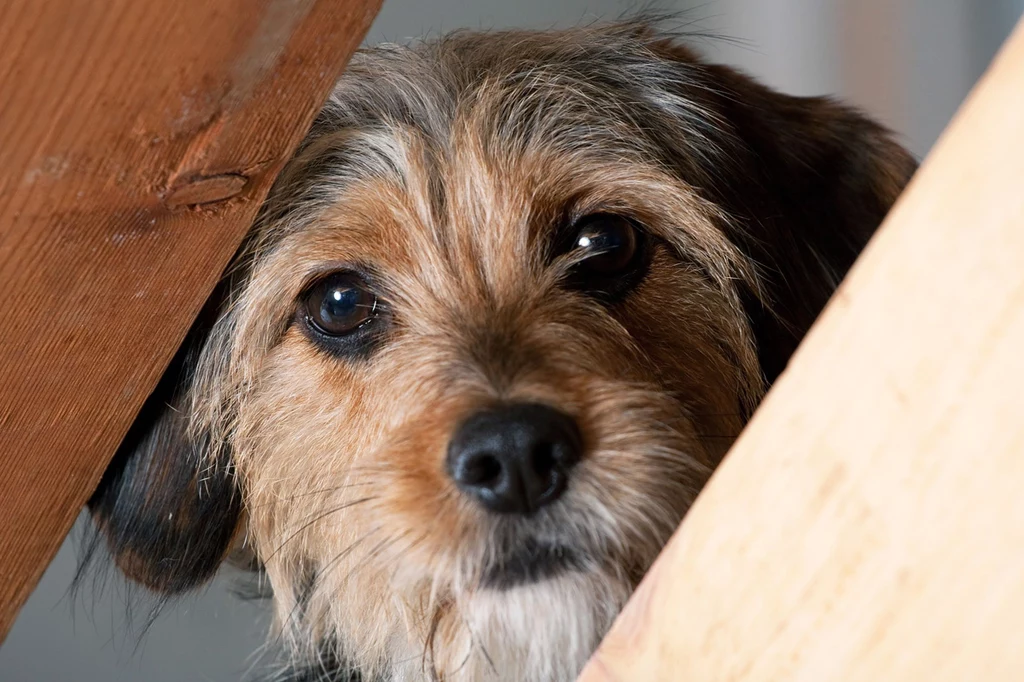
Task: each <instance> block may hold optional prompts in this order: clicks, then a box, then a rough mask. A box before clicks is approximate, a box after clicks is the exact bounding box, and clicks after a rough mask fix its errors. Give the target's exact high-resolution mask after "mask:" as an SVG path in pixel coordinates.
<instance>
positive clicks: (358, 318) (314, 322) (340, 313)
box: [303, 273, 377, 337]
mask: <svg viewBox="0 0 1024 682" xmlns="http://www.w3.org/2000/svg"><path fill="white" fill-rule="evenodd" d="M303 308H304V309H305V316H306V320H307V322H308V324H309V325H310V326H311V327H313V329H314V330H315V331H317V332H319V333H320V334H323V335H325V336H332V337H340V336H348V335H349V334H352V333H353V332H355V331H356V330H358V329H360V328H361V327H363V326H364V325H366V324H367V323H368V322H370V321H371V320H372V319H373V318H374V317H375V316H376V313H377V297H376V296H375V295H374V294H373V293H372V292H370V291H369V290H368V289H367V288H366V286H365V285H364V283H363V282H362V280H361V279H360V278H359V277H358V276H357V275H355V274H352V273H334V274H332V275H328V276H327V277H324V278H323V279H321V280H320V281H319V282H317V283H315V284H314V285H313V287H312V288H311V289H310V290H309V291H308V292H307V293H306V295H305V299H304V301H303Z"/></svg>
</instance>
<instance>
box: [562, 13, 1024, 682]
mask: <svg viewBox="0 0 1024 682" xmlns="http://www.w3.org/2000/svg"><path fill="white" fill-rule="evenodd" d="M1021 83H1024V28H1022V27H1018V29H1017V32H1016V34H1015V37H1013V38H1011V41H1010V42H1009V43H1008V45H1007V46H1006V47H1005V48H1004V50H1003V52H1002V54H1001V56H1000V57H999V58H998V60H997V62H996V63H995V65H994V66H993V67H992V69H991V70H990V72H989V74H988V75H987V76H986V77H985V79H984V80H983V82H982V84H981V86H980V87H979V88H978V89H977V90H976V92H975V94H974V95H973V96H972V98H971V99H970V101H969V103H968V104H967V105H966V106H965V107H964V108H963V109H962V111H961V113H960V114H959V115H958V117H957V119H956V120H955V122H954V124H953V125H952V127H951V128H950V130H949V131H947V134H946V135H945V136H944V138H943V139H942V140H941V141H940V142H939V145H938V147H937V149H936V151H935V152H934V154H933V155H932V157H931V158H930V159H929V160H928V161H927V163H926V164H925V165H924V167H923V168H922V170H921V171H920V173H919V175H918V176H917V178H916V179H915V180H914V181H913V182H912V184H911V186H910V188H909V189H908V191H907V193H906V194H905V195H904V197H903V198H902V199H901V200H900V202H899V203H898V204H897V206H896V208H895V209H894V211H893V213H892V215H891V216H890V217H889V219H888V220H887V222H886V224H885V226H884V227H883V229H882V230H881V232H880V233H879V234H878V236H877V237H876V239H875V240H874V241H873V242H872V243H871V245H870V246H869V248H868V250H867V251H866V252H865V254H864V255H863V257H862V258H861V260H860V261H859V262H858V264H857V265H856V266H855V268H854V269H853V271H852V272H851V274H850V276H849V278H848V279H847V281H846V282H845V283H844V284H843V286H842V288H841V289H840V291H839V293H838V294H837V295H836V297H835V298H834V300H833V301H832V303H831V304H830V306H829V308H828V309H827V311H826V313H825V314H824V316H823V318H822V319H821V320H820V321H819V323H818V324H817V325H816V326H815V328H814V329H813V330H812V332H811V334H810V335H809V337H808V338H807V339H806V341H805V343H804V344H803V346H802V347H801V349H800V350H799V351H798V353H797V355H796V357H795V358H794V360H793V362H792V364H791V366H790V368H789V370H788V371H787V372H786V373H785V375H784V376H783V377H782V378H781V380H780V381H779V382H778V383H777V385H776V386H775V388H774V389H773V390H772V391H771V394H770V395H769V396H768V398H767V400H766V401H765V403H764V404H763V405H762V407H761V409H760V410H759V411H758V413H757V414H756V416H755V417H754V419H753V421H752V422H751V424H750V425H749V427H748V429H747V430H746V431H745V432H744V434H743V435H742V437H741V438H740V440H739V442H738V443H737V444H736V446H735V448H734V449H733V451H732V453H731V454H730V455H729V456H728V458H727V460H726V462H725V463H724V465H723V466H722V467H721V469H720V470H719V471H718V472H717V473H716V474H715V476H714V478H713V480H712V481H711V483H710V485H709V487H708V488H707V489H706V490H705V492H704V494H702V495H701V497H700V499H699V500H698V501H697V504H696V505H695V506H694V508H693V509H692V511H691V513H690V515H689V516H688V517H687V519H686V520H685V521H684V523H683V525H682V526H681V528H680V530H679V531H678V532H677V534H676V536H675V537H674V538H673V540H672V541H671V543H670V544H669V546H668V547H667V548H666V550H665V552H664V553H663V555H662V556H661V557H660V558H659V560H658V561H657V562H656V565H655V567H654V568H653V570H652V571H651V572H650V573H649V574H648V576H647V578H646V579H645V580H644V582H643V584H642V585H641V587H640V588H639V590H638V591H637V593H636V594H635V596H634V598H633V600H632V601H631V603H630V604H629V605H628V606H627V608H626V609H625V610H624V612H623V613H622V615H621V616H620V618H619V620H618V621H617V623H616V624H615V626H614V627H613V629H612V631H611V633H610V634H609V635H608V637H607V639H606V640H605V642H604V644H603V645H602V647H601V648H600V649H599V650H598V653H597V654H595V656H594V657H593V659H592V660H591V662H590V664H589V665H588V667H587V668H586V669H585V671H584V673H583V675H582V677H581V678H580V679H581V680H583V682H609V681H612V680H616V681H620V682H627V681H628V682H634V681H636V680H643V681H644V682H657V681H658V680H666V681H667V680H672V681H678V680H715V681H724V680H730V681H742V682H761V681H763V682H768V681H773V682H774V681H778V680H786V681H788V682H800V681H807V682H823V681H826V680H842V681H843V682H858V681H864V682H879V681H884V680H900V681H908V680H928V681H929V682H943V681H947V680H950V681H951V680H959V681H963V680H985V681H986V682H998V681H1000V680H1006V681H1007V682H1009V681H1010V680H1013V681H1016V680H1020V679H1021V677H1022V674H1024V673H1022V671H1024V648H1022V647H1021V646H1020V642H1021V639H1022V637H1024V494H1022V491H1024V388H1022V387H1024V352H1022V351H1024V192H1022V190H1021V188H1022V186H1024V88H1021Z"/></svg>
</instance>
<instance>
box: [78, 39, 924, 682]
mask: <svg viewBox="0 0 1024 682" xmlns="http://www.w3.org/2000/svg"><path fill="white" fill-rule="evenodd" d="M913 169H914V162H913V160H912V159H911V158H910V157H909V156H908V155H907V154H906V153H905V152H904V151H903V150H902V149H901V148H900V147H899V146H898V145H896V144H895V143H894V142H892V140H891V139H890V138H889V136H888V135H887V133H886V132H885V131H884V130H882V129H881V128H880V127H878V126H876V125H874V124H873V123H871V122H869V121H867V120H865V119H864V118H863V117H861V116H860V115H858V114H857V113H855V112H853V111H851V110H849V109H846V108H844V107H842V106H839V105H837V104H835V103H833V102H831V101H828V100H824V99H801V98H793V97H787V96H784V95H780V94H777V93H774V92H771V91H769V90H767V89H766V88H764V87H762V86H760V85H758V84H756V83H754V82H753V81H751V80H750V79H748V78H747V77H745V76H743V75H740V74H738V73H736V72H734V71H731V70H729V69H727V68H724V67H720V66H714V65H708V64H705V63H702V62H701V61H700V60H699V59H698V58H696V57H695V56H694V55H693V54H691V53H690V52H689V51H687V50H686V49H685V48H683V47H681V46H679V45H678V44H677V43H676V41H674V40H673V39H672V38H671V37H667V36H665V35H662V34H659V33H658V32H657V31H655V30H654V29H652V28H650V27H648V26H646V25H643V24H640V23H628V24H618V25H613V26H605V27H597V28H593V27H592V28H582V29H573V30H569V31H564V32H543V33H529V32H512V33H458V34H454V35H451V36H449V37H445V38H441V39H439V40H436V41H433V42H428V43H424V44H420V45H417V46H415V47H411V48H406V47H380V48H376V49H372V50H368V51H365V52H363V53H361V54H360V55H358V56H357V57H356V58H355V59H354V61H353V62H352V64H351V65H350V67H349V70H348V72H347V73H346V75H345V76H344V78H343V79H342V81H341V82H340V84H339V85H338V87H337V89H336V90H335V92H334V93H333V95H332V96H331V98H330V101H329V102H328V103H327V105H326V107H325V108H324V110H323V112H322V113H321V114H320V116H319V118H318V119H317V121H316V123H315V125H314V127H313V129H312V131H311V132H310V134H309V136H308V137H307V139H306V140H305V142H304V143H303V145H302V146H301V148H300V149H299V151H298V153H297V154H296V156H295V158H294V159H293V160H292V161H291V162H290V164H289V165H288V166H287V168H286V169H285V171H284V172H283V173H282V175H281V176H280V178H279V179H278V182H277V183H276V185H275V188H274V189H273V191H272V192H271V196H270V197H269V199H268V200H267V202H266V205H265V206H264V208H263V211H262V213H261V216H260V218H259V219H258V221H257V224H256V225H255V227H254V228H253V231H252V234H251V236H250V238H249V240H248V242H247V244H246V246H245V247H244V248H243V250H242V252H241V253H240V255H239V256H238V258H237V260H236V263H235V265H234V266H233V268H232V270H231V273H230V274H229V277H228V279H227V280H226V282H227V283H226V286H225V293H224V295H223V296H222V297H221V299H220V300H219V302H217V303H216V304H215V306H214V310H213V315H212V324H206V323H200V324H199V325H197V328H196V330H195V331H194V333H193V335H192V340H191V341H190V343H189V344H188V345H187V348H186V350H185V351H183V356H182V358H181V360H180V362H179V363H177V364H176V366H175V368H173V369H172V371H171V372H170V373H169V374H168V378H167V379H166V381H165V385H164V387H163V388H162V389H161V391H158V393H157V394H156V395H155V396H154V398H153V400H152V402H151V405H150V407H149V408H148V409H147V411H145V412H144V413H143V416H142V417H141V418H140V420H139V422H138V423H137V424H136V428H135V429H134V430H133V434H132V436H131V437H130V438H129V439H128V440H126V442H125V445H124V446H123V448H122V452H121V453H120V455H119V457H118V460H117V462H116V463H115V465H114V466H113V467H112V468H111V471H110V472H109V473H108V476H107V478H106V479H105V481H104V483H103V485H102V486H101V488H100V490H99V491H98V492H97V494H96V497H95V498H94V500H93V509H94V513H95V515H96V517H97V519H98V522H99V525H100V527H101V528H102V529H103V530H104V531H105V532H106V533H107V535H108V539H109V541H110V545H111V547H112V549H113V551H114V554H115V556H116V557H117V558H118V560H119V564H120V565H121V566H122V568H123V569H124V570H125V571H126V572H127V573H128V574H129V575H130V576H132V577H134V578H136V579H138V580H141V581H142V582H144V583H146V584H148V585H150V586H153V587H155V588H157V589H160V590H163V591H168V592H174V591H180V590H182V589H185V588H188V587H191V586H194V585H196V584H199V583H201V582H203V581H204V580H206V579H207V578H208V577H209V576H210V575H211V574H212V573H213V572H214V571H215V570H216V567H217V566H218V564H219V563H220V562H221V560H222V559H223V557H224V556H225V554H226V553H227V552H228V550H229V548H230V547H231V546H232V545H233V544H237V543H239V542H244V544H245V546H246V547H248V549H249V551H250V552H251V553H252V554H253V555H254V556H255V557H256V559H257V560H258V563H259V564H260V565H261V566H262V568H263V570H265V571H266V575H267V576H268V578H269V582H270V584H271V585H272V587H273V591H274V599H275V605H276V609H277V615H278V622H279V624H280V626H281V628H282V629H283V633H284V634H285V636H286V637H287V639H288V640H289V641H290V642H291V644H292V648H293V650H294V652H295V655H296V657H297V658H301V657H303V656H306V657H309V658H310V659H312V660H320V659H319V658H318V657H321V656H324V655H329V656H330V657H331V658H333V659H337V660H344V661H346V662H347V663H346V664H351V665H353V666H354V667H355V668H357V669H359V670H360V671H362V673H363V674H364V675H365V677H366V679H375V678H376V677H388V679H391V678H392V677H393V678H394V679H418V678H422V677H426V678H430V677H431V676H433V677H434V678H436V679H445V680H454V679H466V680H478V679H507V680H537V681H538V682H539V681H541V680H566V679H571V678H572V676H573V675H574V674H575V673H576V672H577V671H578V669H579V668H580V667H581V666H582V663H583V662H584V661H585V660H586V658H587V656H588V655H589V653H590V652H591V651H592V650H593V648H594V647H595V646H596V644H597V643H598V641H599V639H600V637H601V635H602V634H603V633H604V631H605V629H606V628H607V627H608V626H609V625H610V623H611V620H612V619H613V618H614V616H615V615H616V613H617V612H618V610H619V609H620V608H621V606H622V605H623V603H624V602H625V600H626V599H627V597H628V596H629V594H630V592H631V591H632V589H633V588H634V586H635V585H636V583H637V582H638V581H639V579H640V578H641V576H642V575H643V574H644V572H645V570H646V569H647V567H648V566H649V565H650V563H651V562H652V561H653V559H654V558H655V556H656V555H657V553H658V551H659V550H660V548H661V547H662V545H663V544H664V543H665V541H666V540H667V539H668V537H669V535H670V534H671V533H672V531H673V529H674V528H675V527H676V525H677V524H678V523H679V521H680V520H681V519H682V517H683V515H684V514H685V512H686V510H687V509H688V508H689V506H690V504H691V503H692V502H693V500H694V498H695V496H696V495H697V493H698V491H699V490H700V488H701V486H702V485H703V484H704V482H705V481H706V480H707V478H708V476H709V475H710V473H711V471H712V470H713V468H714V467H715V466H716V464H717V463H718V462H719V460H720V459H721V457H722V456H723V454H724V453H725V451H726V450H727V449H728V447H729V445H730V444H731V443H732V441H733V440H734V439H735V437H736V436H737V435H738V433H739V431H740V430H741V428H742V427H743V425H744V423H745V422H746V420H747V419H748V417H749V415H750V414H751V412H752V410H753V409H754V407H755V406H756V404H757V402H758V400H759V399H760V397H761V396H762V395H763V392H764V390H765V388H766V387H767V386H768V385H769V384H770V383H771V381H772V380H774V378H775V377H776V376H777V375H778V374H779V373H780V372H781V371H782V369H783V368H784V366H785V363H786V361H787V360H788V358H789V356H790V354H791V353H792V352H793V350H794V348H795V347H796V344H797V343H798V342H799V340H800V338H801V337H802V336H803V334H804V333H805V332H806V330H807V328H808V327H809V325H810V324H811V322H812V321H813V319H814V318H815V316H816V315H817V314H818V312H819V311H820V310H821V308H822V306H823V305H824V304H825V302H826V300H827V299H828V298H829V296H830V295H831V293H832V291H833V290H834V288H835V287H836V286H837V284H838V282H839V280H840V279H841V278H842V276H843V275H844V274H845V272H846V270H847V269H848V268H849V266H850V265H851V264H852V262H853V260H854V258H855V257H856V255H857V253H858V252H859V251H860V249H861V248H862V247H863V245H864V244H865V242H866V241H867V239H868V238H869V236H870V235H871V233H872V232H873V231H874V229H875V228H876V227H877V225H878V223H879V222H880V221H881V219H882V217H883V216H884V214H885V213H886V211H887V210H888V208H889V206H890V204H891V203H892V202H893V200H894V199H895V197H896V196H897V194H898V193H899V192H900V190H901V189H902V187H903V185H904V184H905V182H906V181H907V179H908V178H909V176H910V174H911V173H912V172H913ZM168 404H169V405H170V407H169V408H168V407H167V405H168ZM325 652H326V654H325ZM339 665H340V664H339Z"/></svg>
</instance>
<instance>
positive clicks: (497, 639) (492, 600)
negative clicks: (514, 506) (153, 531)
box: [395, 565, 633, 682]
mask: <svg viewBox="0 0 1024 682" xmlns="http://www.w3.org/2000/svg"><path fill="white" fill-rule="evenodd" d="M632 589H633V586H632V585H631V584H629V582H628V580H627V579H626V578H625V577H624V576H622V577H616V576H612V575H608V574H602V573H595V572H582V571H580V570H574V569H573V568H570V567H569V566H568V565H565V566H563V567H562V568H560V569H559V570H557V571H555V572H553V573H551V574H549V575H546V576H545V577H537V579H532V580H529V581H523V580H519V581H517V582H516V583H515V584H512V583H506V584H504V585H503V586H502V587H501V588H500V589H499V588H495V587H492V588H484V589H480V590H477V591H474V592H472V593H471V594H467V595H466V596H464V597H463V598H462V599H460V600H459V609H458V611H459V615H460V617H461V618H462V620H463V623H464V627H462V628H460V636H459V640H460V641H457V642H449V643H447V644H448V646H446V647H445V646H439V647H438V648H437V649H435V658H434V665H435V668H436V672H437V673H439V678H440V679H444V680H451V681H452V682H483V681H486V682H572V680H575V679H576V676H577V675H578V674H579V672H580V670H582V668H583V666H584V665H585V664H586V662H587V659H588V658H589V657H590V655H591V653H593V651H594V650H595V649H596V648H597V645H598V644H599V643H600V641H601V638H602V637H603V636H604V634H605V632H607V630H608V628H610V627H611V624H612V621H613V620H614V619H615V616H616V615H617V614H618V612H619V611H620V610H621V608H622V607H623V606H624V605H625V603H626V600H627V599H628V597H629V595H630V593H631V592H632ZM437 644H439V645H440V644H441V643H440V642H438V643H437ZM396 672H398V671H396ZM395 679H396V680H408V681H409V682H413V681H415V682H421V681H422V680H423V679H424V669H423V666H422V659H420V658H418V659H417V660H416V661H415V663H414V664H413V665H412V666H410V668H409V669H408V670H405V671H402V672H398V674H396V675H395ZM427 679H430V676H429V675H428V676H427Z"/></svg>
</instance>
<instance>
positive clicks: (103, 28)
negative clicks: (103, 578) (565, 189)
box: [0, 0, 381, 640]
mask: <svg viewBox="0 0 1024 682" xmlns="http://www.w3.org/2000/svg"><path fill="white" fill-rule="evenodd" d="M380 1H381V0H13V1H11V2H5V3H2V4H0V45H2V46H3V48H2V49H0V92H2V93H3V97H2V98H0V301H2V303H0V307H2V309H3V311H4V319H3V329H2V332H0V640H2V638H3V636H4V635H5V634H6V632H7V630H8V628H9V627H10V625H11V622H12V621H13V618H14V616H15V614H16V613H17V610H18V608H19V607H20V606H21V604H22V603H23V602H24V600H25V599H26V597H27V596H28V594H29V592H30V591H31V589H32V587H33V586H34V585H35V583H36V581H37V579H38V578H39V576H40V575H41V573H42V571H43V569H44V567H45V566H46V564H47V562H48V561H49V560H50V558H51V557H52V556H53V554H54V552H55V551H56V550H57V547H58V545H59V544H60V542H61V540H62V539H63V537H64V536H65V534H66V533H67V531H68V529H69V527H70V525H71V523H72V520H73V519H74V518H75V516H76V515H77V513H78V511H79V510H80V509H81V507H82V504H83V503H84V502H85V500H86V498H87V497H88V496H89V494H90V492H91V491H92V490H93V488H94V487H95V485H96V483H97V481H98V480H99V477H100V475H101V474H102V472H103V469H104V467H105V466H106V463H107V461H108V459H109V457H110V455H111V454H112V453H113V451H114V449H115V447H116V446H117V444H118V442H119V441H120V439H121V438H122V436H123V434H124V433H125V431H126V430H127V428H128V426H129V424H130V423H131V421H132V418H133V417H134V415H135V413H136V411H137V410H138V408H139V406H140V405H141V404H142V402H143V400H144V399H145V398H146V396H147V395H148V393H149V392H150V390H151V389H152V388H153V386H154V384H155V383H156V380H157V379H158V377H159V376H160V374H161V372H162V371H163V369H164V367H165V366H166V364H167V362H168V361H169V359H170V357H171V356H172V354H173V353H174V351H175V349H176V348H177V347H178V345H179V343H180V342H181V339H182V337H183V336H184V334H185V331H186V329H187V327H188V326H189V324H190V323H191V321H192V319H193V318H194V316H195V314H196V313H197V312H198V310H199V308H200V307H201V305H202V303H203V301H204V299H205V298H206V296H207V295H208V294H209V292H210V290H211V288H212V287H213V284H214V283H215V281H216V280H217V278H218V277H219V275H220V273H221V271H222V270H223V268H224V266H225V264H226V263H227V261H228V259H229V258H230V257H231V255H232V253H233V252H234V250H235V249H236V247H237V245H238V243H239V241H240V239H241V237H242V235H243V234H244V232H245V230H246V228H247V227H248V226H249V224H250V222H251V220H252V218H253V216H254V214H255V212H256V210H257V208H258V207H259V204H260V201H261V200H262V198H263V197H264V196H265V194H266V192H267V190H268V189H269V186H270V184H271V182H272V181H273V179H274V177H275V176H276V174H277V172H278V171H279V170H280V168H281V166H282V164H283V163H284V161H285V160H286V159H287V157H288V155H289V154H290V153H291V152H292V150H293V149H294V148H295V146H296V145H297V144H298V142H299V141H300V139H301V138H302V136H303V135H304V133H305V132H306V130H307V129H308V127H309V124H310V122H311V121H312V117H313V116H314V115H315V113H316V110H317V109H318V108H319V106H320V105H321V104H322V103H323V101H324V99H325V98H326V96H327V94H328V92H329V91H330V88H331V86H332V84H333V83H334V81H335V79H336V78H337V76H338V74H339V73H340V72H341V69H342V68H343V66H344V64H345V62H346V61H347V59H348V57H349V55H350V54H351V53H352V51H353V50H354V49H355V48H356V46H357V45H358V43H359V42H360V40H361V39H362V37H363V36H364V35H365V33H366V31H367V29H368V27H369V25H370V22H371V20H372V19H373V17H374V16H375V14H376V12H377V10H378V9H379V6H380ZM193 204H202V206H201V207H199V208H195V207H192V206H191V205H193Z"/></svg>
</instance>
